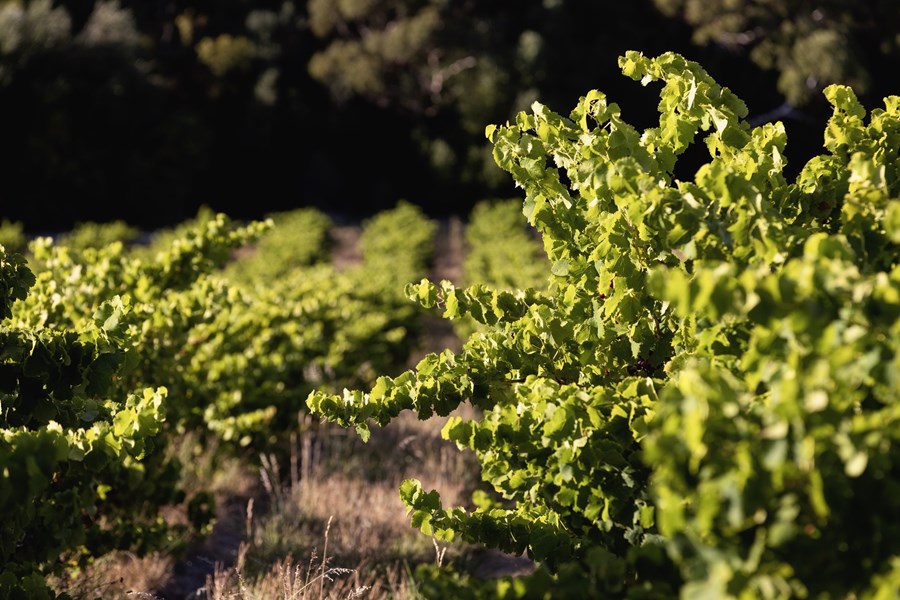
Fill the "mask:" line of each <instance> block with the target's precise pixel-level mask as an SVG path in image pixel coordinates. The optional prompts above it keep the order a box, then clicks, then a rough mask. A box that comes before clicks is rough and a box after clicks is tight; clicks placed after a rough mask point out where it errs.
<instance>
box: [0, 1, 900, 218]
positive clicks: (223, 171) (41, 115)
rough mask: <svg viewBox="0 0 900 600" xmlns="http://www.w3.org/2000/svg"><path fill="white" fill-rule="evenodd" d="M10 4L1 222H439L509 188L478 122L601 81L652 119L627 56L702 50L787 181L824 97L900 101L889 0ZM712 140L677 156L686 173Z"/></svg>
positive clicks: (652, 106) (651, 100) (898, 55)
mask: <svg viewBox="0 0 900 600" xmlns="http://www.w3.org/2000/svg"><path fill="white" fill-rule="evenodd" d="M724 4H729V3H724V2H714V1H710V0H706V1H704V2H699V1H694V0H630V1H628V2H601V1H592V0H543V1H539V0H495V1H492V2H484V1H482V2H476V1H453V2H444V1H440V0H421V1H411V0H398V1H394V2H390V1H379V0H309V1H307V2H302V1H298V2H294V3H290V2H282V1H274V0H256V1H253V2H250V1H244V0H206V1H203V0H195V1H147V0H142V1H140V2H138V1H136V0H134V1H127V0H122V1H121V2H116V1H106V2H104V1H94V0H65V1H58V2H51V1H49V0H41V1H35V0H30V1H22V0H15V1H10V0H0V169H2V171H0V175H2V177H0V218H2V219H8V220H13V221H21V222H22V223H24V225H25V227H26V229H27V230H29V231H32V232H33V231H60V230H65V229H68V228H70V227H71V226H72V225H74V224H75V223H77V222H84V221H110V220H114V219H123V220H126V221H128V222H129V223H131V224H132V225H136V226H139V227H142V228H145V229H150V228H156V227H160V226H164V225H171V224H173V223H176V222H178V221H181V220H183V219H185V218H188V217H191V216H193V215H194V214H195V213H196V212H197V210H198V208H199V207H200V206H201V205H206V206H209V207H211V208H213V209H215V210H218V211H223V212H226V213H228V214H229V215H230V216H232V217H235V218H258V217H261V216H263V215H265V214H266V213H269V212H273V211H279V210H285V209H290V208H295V207H300V206H314V207H319V208H321V209H323V210H325V211H327V212H329V213H332V214H339V215H348V216H353V217H362V216H367V215H371V214H373V213H374V212H376V211H378V210H381V209H383V208H387V207H390V206H393V205H394V204H395V203H396V202H397V201H398V200H399V199H406V200H408V201H410V202H413V203H415V204H418V205H420V206H422V207H423V208H424V209H425V210H426V212H428V213H429V214H431V215H433V216H446V215H450V214H465V213H467V212H468V210H469V209H470V208H471V206H472V205H473V204H474V203H475V202H477V201H478V200H481V199H483V198H487V197H496V196H511V195H514V194H515V190H514V189H513V187H512V184H511V180H510V179H509V178H508V177H507V176H506V174H505V173H502V172H501V171H500V170H499V169H498V168H497V167H496V166H495V165H494V164H493V162H492V160H491V159H490V148H489V146H488V145H487V142H486V140H485V138H484V133H483V132H484V127H485V125H487V124H489V123H502V122H505V121H506V120H508V119H511V118H512V117H513V116H514V115H515V113H516V112H517V111H519V110H523V109H526V108H527V107H528V106H529V105H530V103H531V102H532V101H534V100H540V101H541V102H543V103H544V104H547V105H548V106H549V107H550V108H551V109H553V110H555V111H556V112H560V113H562V114H568V112H569V110H571V109H572V108H573V107H574V105H575V103H576V102H577V100H578V98H579V96H581V95H583V94H584V93H585V92H586V91H588V90H589V89H592V88H597V89H600V90H602V91H604V92H606V93H607V94H608V95H609V96H610V98H611V100H612V101H615V102H617V103H619V105H620V106H621V107H622V108H623V117H624V118H625V119H626V120H628V121H629V122H631V123H632V124H634V125H636V126H639V127H646V126H651V125H653V124H654V123H655V121H656V119H657V118H658V115H657V113H656V104H657V102H658V96H657V92H658V88H656V87H654V86H649V87H648V88H643V87H641V86H640V85H639V84H637V83H635V82H633V81H631V80H630V79H627V78H625V77H623V76H622V75H621V74H620V72H619V69H618V66H617V64H616V63H617V57H618V56H619V55H621V54H623V53H624V52H625V51H626V50H640V51H643V52H644V53H646V54H650V55H656V54H659V53H662V52H664V51H667V50H672V51H676V52H679V53H682V54H684V55H685V56H686V57H688V58H689V59H692V60H696V61H698V62H700V64H701V65H703V66H704V67H705V68H706V69H707V70H708V71H709V72H710V73H711V74H712V76H713V77H714V78H716V79H717V80H718V81H719V82H720V83H722V84H723V85H726V86H728V87H730V88H731V89H732V90H734V91H735V92H736V93H737V94H738V96H740V97H741V98H742V99H744V100H745V102H746V103H747V105H748V107H749V108H750V117H749V119H750V121H751V122H752V123H753V124H758V123H760V122H764V121H766V120H771V119H775V118H778V119H781V120H783V121H784V122H785V126H786V127H787V130H788V140H789V142H788V159H789V167H788V173H789V175H792V174H795V173H796V172H797V171H798V170H799V168H800V167H801V166H802V164H804V163H805V161H806V160H808V159H809V158H810V157H811V156H813V155H815V154H818V153H819V152H820V151H821V145H822V131H823V128H824V124H825V121H826V119H827V118H828V115H829V114H830V111H829V107H828V106H827V105H826V103H825V102H824V100H823V98H822V95H821V89H822V88H823V87H824V86H825V85H828V84H829V83H832V82H841V83H847V84H850V85H853V87H854V89H855V90H856V91H857V93H858V94H859V95H860V98H861V100H863V102H864V104H865V105H866V106H867V107H868V108H870V109H871V108H875V107H877V106H878V105H880V104H881V98H882V97H883V96H885V95H887V94H889V93H900V86H897V85H895V79H896V77H895V75H896V73H900V51H898V45H900V36H898V35H897V32H898V31H900V3H898V2H896V0H885V1H878V0H870V1H831V2H827V1H819V2H813V1H802V0H793V1H791V0H778V1H775V0H772V1H771V2H766V1H763V0H752V1H751V0H745V1H743V2H737V3H730V4H729V6H730V5H732V4H733V5H735V8H726V7H724V6H720V5H724ZM702 153H703V151H702V150H700V151H699V153H694V154H693V155H688V157H687V158H686V162H685V164H684V165H681V166H680V167H679V168H680V169H681V170H682V171H687V172H686V173H685V172H679V175H682V176H690V175H691V169H692V168H694V166H695V163H696V164H699V160H702V158H703V156H702Z"/></svg>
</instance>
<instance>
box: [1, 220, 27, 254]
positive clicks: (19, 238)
mask: <svg viewBox="0 0 900 600" xmlns="http://www.w3.org/2000/svg"><path fill="white" fill-rule="evenodd" d="M27 243H28V238H27V237H26V236H25V228H24V227H22V224H21V223H19V222H13V221H7V220H6V219H3V220H2V221H0V246H3V247H4V248H5V249H6V251H7V252H9V253H21V252H24V251H25V246H26V244H27Z"/></svg>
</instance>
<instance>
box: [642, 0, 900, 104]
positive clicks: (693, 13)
mask: <svg viewBox="0 0 900 600" xmlns="http://www.w3.org/2000/svg"><path fill="white" fill-rule="evenodd" d="M654 3H655V4H656V6H657V7H658V8H659V9H660V10H661V11H662V12H663V13H664V14H666V15H670V16H674V17H678V18H680V19H683V20H684V21H686V22H687V23H689V24H690V25H691V26H692V27H693V28H694V40H695V41H696V42H697V43H699V44H709V43H713V44H717V45H719V46H722V47H723V48H725V49H727V50H729V51H739V52H744V53H747V54H748V56H749V57H750V58H751V59H752V60H753V62H755V63H756V64H757V65H759V66H761V67H762V68H764V69H772V70H775V71H777V72H778V89H779V91H780V92H781V93H782V94H784V96H785V97H786V98H787V100H788V102H790V103H791V104H793V105H796V106H799V105H803V104H806V103H808V102H810V101H811V100H812V99H813V98H818V97H820V96H821V94H820V92H821V91H822V90H823V89H824V88H825V87H826V86H828V85H829V84H832V83H842V84H846V85H852V86H853V88H854V90H855V91H856V93H857V94H862V95H867V94H872V95H874V96H876V97H880V96H881V95H884V94H887V93H890V90H883V89H880V86H879V85H878V83H877V80H878V78H879V77H883V76H885V75H887V73H889V72H893V73H896V72H897V70H898V69H900V33H898V32H900V4H898V3H897V2H896V1H895V0H874V1H871V2H848V1H847V0H787V1H785V0H713V1H710V0H654ZM884 79H886V80H889V79H890V78H889V77H885V78H884ZM884 83H888V84H890V82H889V81H885V82H884Z"/></svg>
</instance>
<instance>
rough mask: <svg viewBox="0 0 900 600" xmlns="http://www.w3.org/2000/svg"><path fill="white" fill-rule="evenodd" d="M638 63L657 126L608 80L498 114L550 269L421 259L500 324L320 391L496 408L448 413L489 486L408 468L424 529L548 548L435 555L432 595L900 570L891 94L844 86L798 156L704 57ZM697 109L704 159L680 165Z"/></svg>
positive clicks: (645, 592)
mask: <svg viewBox="0 0 900 600" xmlns="http://www.w3.org/2000/svg"><path fill="white" fill-rule="evenodd" d="M620 66H621V67H622V70H623V72H624V73H625V75H627V76H628V77H631V78H632V79H635V80H637V81H640V82H641V83H642V84H643V85H647V84H649V83H651V82H654V81H662V82H663V83H664V87H663V90H662V93H661V96H660V98H661V101H660V104H659V111H660V119H659V126H658V127H652V128H649V129H646V130H644V131H639V130H637V129H635V128H634V127H632V126H631V125H629V124H628V123H626V122H625V121H623V120H622V118H621V112H620V109H619V107H618V106H617V105H615V104H612V103H609V102H608V101H607V98H606V96H605V95H604V94H603V93H601V92H599V91H591V92H589V93H588V94H587V95H585V96H584V97H583V98H582V99H581V101H580V102H579V104H578V106H577V107H576V108H575V110H573V111H572V113H571V114H570V115H569V116H568V117H563V116H560V115H558V114H556V113H554V112H552V111H550V110H549V109H548V108H547V107H545V106H543V105H540V104H537V103H536V104H535V105H534V106H533V110H532V112H530V113H520V114H519V115H518V117H517V118H516V122H515V123H514V124H507V125H504V126H500V127H495V126H490V127H488V130H487V133H488V136H489V138H490V139H491V140H492V142H493V144H494V157H495V159H496V161H497V162H498V164H499V165H500V166H501V167H503V168H504V169H505V170H507V171H508V172H510V173H511V174H512V176H513V178H514V179H515V180H516V183H517V184H518V185H519V186H521V187H522V188H523V189H524V190H525V194H526V196H525V201H524V211H525V214H526V216H527V217H528V220H529V223H531V224H532V225H534V226H535V227H537V228H538V229H539V230H540V232H541V234H542V235H543V238H544V247H545V249H546V250H547V254H548V257H549V260H550V264H551V267H550V274H551V275H552V277H550V280H549V282H548V285H547V286H546V288H545V289H544V290H541V291H520V292H516V293H512V292H504V291H495V290H489V289H487V288H484V287H483V286H473V287H471V288H469V289H467V290H462V289H456V288H455V287H454V286H452V285H450V284H449V283H446V282H444V283H442V284H440V285H437V284H433V283H430V282H427V281H425V282H422V283H421V284H418V285H413V286H410V287H409V290H408V291H409V294H410V296H411V297H413V298H415V299H417V300H418V301H419V302H420V303H421V304H423V305H424V306H428V307H433V306H439V307H441V308H443V310H444V315H445V316H446V317H448V318H451V319H452V318H459V317H461V316H467V315H468V316H471V317H473V318H475V319H476V320H477V321H479V322H480V323H482V324H484V325H485V326H487V327H486V330H485V331H483V332H479V333H476V334H474V335H472V337H471V338H470V339H469V340H468V341H467V342H466V344H465V345H464V347H463V349H462V351H461V352H460V353H459V354H455V355H454V354H453V353H451V352H449V351H448V352H444V353H442V354H440V355H429V356H427V357H426V358H425V359H423V360H422V361H421V362H420V363H419V365H418V366H417V368H416V370H414V371H410V372H407V373H404V374H402V375H400V376H398V377H395V378H389V377H382V378H379V380H378V381H377V383H376V384H375V386H374V387H373V388H372V389H371V390H370V391H369V392H368V393H362V392H359V391H346V392H344V394H343V395H341V396H334V395H329V394H325V393H321V392H318V393H314V394H311V395H310V397H309V398H308V400H307V402H308V404H309V406H310V408H311V409H312V410H313V411H314V412H316V413H320V414H323V415H325V416H327V417H328V418H329V419H331V420H334V421H336V422H338V423H341V424H344V425H352V426H355V427H356V428H357V430H358V431H359V432H360V434H361V435H362V436H363V437H364V438H365V437H367V435H368V427H369V425H370V424H371V423H372V422H375V423H378V424H381V425H383V424H386V423H387V422H388V421H390V419H391V418H393V417H394V416H396V415H397V414H399V412H400V411H402V410H404V409H414V410H417V411H418V413H419V415H420V417H422V418H427V417H428V416H430V415H432V414H433V413H438V414H444V415H446V414H448V413H449V412H450V411H451V410H452V409H454V408H455V407H456V406H458V405H459V404H460V403H461V402H465V401H469V402H471V403H472V404H474V405H475V406H476V407H478V408H480V409H481V411H483V416H482V417H476V418H473V419H471V420H463V419H461V418H459V417H451V418H450V420H449V421H448V423H447V425H446V426H445V428H444V430H443V433H444V436H445V437H446V438H448V439H450V440H453V441H455V442H457V444H459V445H460V446H463V447H468V448H471V449H472V450H474V451H475V453H476V454H477V455H478V457H479V459H480V461H481V465H482V478H483V480H484V482H485V483H486V484H487V488H488V492H490V493H487V492H478V493H477V494H476V496H474V497H473V506H474V508H471V509H466V508H462V507H461V508H444V507H443V506H442V505H441V501H440V497H439V496H438V494H437V492H434V491H431V492H427V491H426V490H424V489H422V487H421V485H420V484H419V483H418V482H416V481H407V482H404V484H403V485H402V487H401V496H402V498H403V500H404V502H405V503H406V505H407V507H408V508H409V509H410V510H411V517H412V522H413V524H414V525H415V526H416V527H418V528H420V529H421V530H422V531H423V532H425V533H426V534H432V535H435V536H436V537H437V538H438V539H453V538H458V537H461V538H463V539H466V540H468V541H471V542H479V543H482V544H485V545H486V546H491V547H496V548H500V549H501V550H504V551H507V552H512V553H520V552H523V551H525V552H527V553H528V555H529V556H530V557H532V558H533V559H535V560H536V561H538V562H539V563H540V565H541V569H540V570H539V572H538V574H537V575H535V576H534V577H533V578H532V579H530V580H518V581H506V582H504V583H503V584H502V585H500V584H491V585H488V586H481V585H475V586H468V585H467V584H465V582H464V583H463V584H462V585H461V586H459V585H457V583H454V582H458V580H457V579H453V578H451V579H447V580H445V581H446V586H441V585H437V584H434V579H433V578H432V579H428V581H429V582H430V583H428V585H427V586H425V587H423V590H426V589H427V590H431V591H430V592H429V593H433V594H434V595H441V594H442V593H444V592H447V591H448V590H449V593H450V594H451V595H452V594H454V593H456V592H454V591H453V590H454V589H455V590H458V589H468V590H472V591H471V593H470V592H466V595H468V596H469V597H476V596H478V597H505V598H513V597H553V598H558V597H572V598H582V597H586V596H591V597H600V598H673V597H677V596H680V597H682V598H793V597H828V598H847V597H860V598H892V597H896V596H897V595H898V593H900V561H898V560H897V558H896V557H897V556H900V484H898V482H900V403H898V398H900V377H898V375H897V374H898V373H900V325H898V323H900V319H898V317H900V260H898V259H900V252H898V248H900V247H898V244H900V156H898V152H900V97H897V96H892V97H889V98H886V99H885V104H884V108H879V109H876V110H873V111H872V113H871V114H870V115H869V116H868V118H866V111H865V110H864V109H863V107H862V106H861V105H860V104H859V103H858V102H857V100H856V97H855V96H854V94H853V92H852V90H850V89H849V88H847V87H840V86H831V87H829V88H827V89H826V90H825V95H826V98H827V99H828V100H829V102H831V104H832V105H833V106H834V114H833V116H832V118H831V120H830V121H829V123H828V125H827V128H826V130H825V147H826V149H827V153H826V154H824V155H822V156H818V157H816V158H813V159H812V160H811V161H809V163H808V164H807V165H806V166H805V167H804V168H803V169H802V170H801V172H800V175H799V176H798V178H797V180H796V181H795V182H788V181H787V180H786V179H785V178H784V176H783V175H782V169H783V167H784V165H785V163H786V160H785V155H784V149H785V145H786V141H787V138H786V135H785V132H784V128H783V126H782V125H781V123H769V124H765V125H762V126H759V127H751V126H750V125H749V124H748V123H747V122H746V121H744V120H743V119H744V117H745V116H746V114H747V109H746V107H745V106H744V104H743V102H741V101H740V100H739V99H738V98H737V97H736V96H734V94H732V93H731V92H730V91H729V90H728V89H727V88H723V87H721V86H720V85H718V84H717V83H716V82H715V81H713V80H712V79H711V78H710V76H709V75H708V74H707V73H706V72H705V71H704V70H703V69H702V68H701V67H700V66H699V65H697V64H696V63H692V62H689V61H686V60H685V59H684V58H683V57H681V56H679V55H677V54H673V53H667V54H664V55H662V56H660V57H658V58H648V57H645V56H643V55H641V54H639V53H636V52H629V53H627V54H626V55H625V56H624V57H622V58H621V59H620ZM701 131H702V132H704V135H705V139H704V142H705V146H706V148H707V150H708V151H709V156H710V160H709V162H708V163H707V164H705V165H703V166H702V167H701V168H700V169H699V170H697V171H696V175H695V176H694V178H693V180H691V181H682V180H679V179H677V178H676V176H675V175H674V173H675V167H676V163H677V160H678V157H679V156H680V155H681V154H683V153H684V151H685V150H686V149H687V147H688V146H689V144H691V143H692V142H693V140H694V138H695V137H696V136H697V134H698V133H700V132H701ZM425 576H426V577H431V575H428V574H425ZM441 590H444V592H442V591H441Z"/></svg>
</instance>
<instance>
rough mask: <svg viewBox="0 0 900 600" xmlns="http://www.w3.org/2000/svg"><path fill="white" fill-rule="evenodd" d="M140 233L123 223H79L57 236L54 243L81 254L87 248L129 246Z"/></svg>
mask: <svg viewBox="0 0 900 600" xmlns="http://www.w3.org/2000/svg"><path fill="white" fill-rule="evenodd" d="M139 235H140V231H138V230H137V229H136V228H134V227H132V226H131V225H129V224H128V223H126V222H125V221H111V222H109V223H93V222H88V223H79V224H78V225H76V226H75V228H74V229H72V230H71V231H69V232H68V233H66V234H63V235H61V236H59V239H57V241H56V243H57V244H59V245H60V246H66V247H67V248H69V249H70V250H75V251H78V252H81V251H83V250H85V249H87V248H103V247H104V246H108V245H110V244H112V243H115V242H121V243H122V244H126V245H127V244H131V243H132V242H134V241H135V240H137V238H138V236H139Z"/></svg>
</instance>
